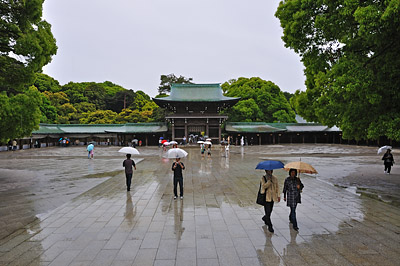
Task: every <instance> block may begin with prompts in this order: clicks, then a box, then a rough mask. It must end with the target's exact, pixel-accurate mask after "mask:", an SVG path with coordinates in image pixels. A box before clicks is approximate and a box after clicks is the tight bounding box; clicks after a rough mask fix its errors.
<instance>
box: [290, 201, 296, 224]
mask: <svg viewBox="0 0 400 266" xmlns="http://www.w3.org/2000/svg"><path fill="white" fill-rule="evenodd" d="M296 207H297V206H296ZM296 207H290V215H289V219H290V221H291V222H292V224H293V227H297V220H296Z"/></svg>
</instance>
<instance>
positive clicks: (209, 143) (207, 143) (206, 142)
mask: <svg viewBox="0 0 400 266" xmlns="http://www.w3.org/2000/svg"><path fill="white" fill-rule="evenodd" d="M204 144H206V145H212V143H211V142H209V141H204Z"/></svg>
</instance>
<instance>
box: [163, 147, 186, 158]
mask: <svg viewBox="0 0 400 266" xmlns="http://www.w3.org/2000/svg"><path fill="white" fill-rule="evenodd" d="M187 155H188V153H187V152H186V151H185V150H182V149H180V148H173V149H169V150H168V151H167V153H166V155H165V157H167V158H170V159H175V158H183V157H186V156H187Z"/></svg>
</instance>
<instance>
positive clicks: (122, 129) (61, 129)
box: [32, 123, 168, 135]
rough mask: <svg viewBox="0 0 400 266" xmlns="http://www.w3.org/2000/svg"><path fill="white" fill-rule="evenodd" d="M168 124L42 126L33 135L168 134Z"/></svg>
mask: <svg viewBox="0 0 400 266" xmlns="http://www.w3.org/2000/svg"><path fill="white" fill-rule="evenodd" d="M167 131H168V127H167V124H166V123H127V124H95V125H82V124H70V125H67V124H60V125H54V124H40V125H39V129H38V130H36V131H33V132H32V134H34V135H35V134H42V135H43V134H49V135H50V134H104V133H153V132H167Z"/></svg>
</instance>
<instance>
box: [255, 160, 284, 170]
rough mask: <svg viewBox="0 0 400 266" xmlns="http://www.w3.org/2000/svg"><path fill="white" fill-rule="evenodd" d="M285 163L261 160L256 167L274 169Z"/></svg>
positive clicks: (281, 166)
mask: <svg viewBox="0 0 400 266" xmlns="http://www.w3.org/2000/svg"><path fill="white" fill-rule="evenodd" d="M283 167H284V165H283V163H282V162H281V161H272V160H271V161H262V162H259V163H258V164H257V166H256V169H261V170H274V169H281V168H283Z"/></svg>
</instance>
